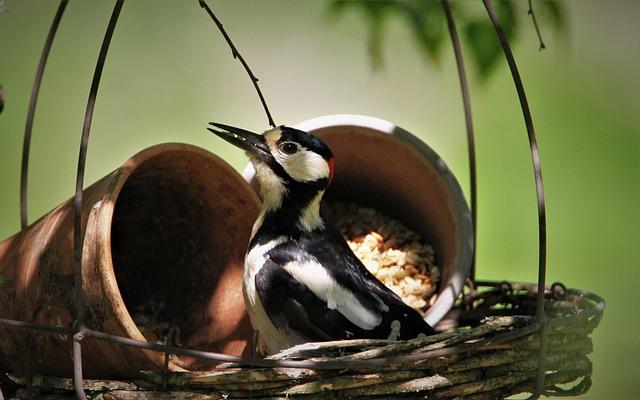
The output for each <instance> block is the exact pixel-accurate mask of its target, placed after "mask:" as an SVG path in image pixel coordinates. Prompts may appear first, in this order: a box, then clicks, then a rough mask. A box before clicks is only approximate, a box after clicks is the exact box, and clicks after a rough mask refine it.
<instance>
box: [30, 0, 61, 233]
mask: <svg viewBox="0 0 640 400" xmlns="http://www.w3.org/2000/svg"><path fill="white" fill-rule="evenodd" d="M67 1H68V0H61V1H60V4H59V5H58V11H56V15H55V16H54V17H53V22H52V23H51V28H50V29H49V34H48V35H47V40H46V41H45V43H44V48H43V49H42V54H41V55H40V62H39V63H38V69H37V70H36V78H35V80H34V82H33V88H32V89H31V99H30V100H29V110H28V112H27V125H26V127H25V130H24V143H23V146H22V169H21V171H20V226H21V227H22V229H24V228H26V227H27V177H28V175H29V151H30V149H31V136H32V132H33V119H34V117H35V114H36V104H37V102H38V94H39V93H40V84H41V83H42V76H43V74H44V67H45V66H46V64H47V60H48V58H49V52H50V51H51V46H52V44H53V39H54V38H55V36H56V32H57V31H58V26H59V25H60V20H61V19H62V14H64V10H65V8H66V7H67Z"/></svg>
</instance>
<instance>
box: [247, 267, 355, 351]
mask: <svg viewBox="0 0 640 400" xmlns="http://www.w3.org/2000/svg"><path fill="white" fill-rule="evenodd" d="M288 268H289V269H290V270H291V269H293V268H295V267H294V266H293V265H291V262H290V263H289V264H288ZM310 279H313V278H310ZM309 286H313V284H312V283H310V281H309V280H308V279H306V278H304V277H302V278H301V277H300V276H298V277H297V278H296V277H294V275H292V274H291V272H289V271H287V269H286V268H285V267H283V266H281V265H280V264H279V263H277V262H274V261H273V260H268V261H267V262H265V264H264V265H263V267H262V268H261V269H260V271H259V272H258V274H257V275H256V291H257V294H258V296H259V297H260V301H261V302H262V306H263V307H264V310H265V312H266V313H267V315H268V316H269V318H270V319H271V322H272V323H273V324H274V325H275V326H276V327H277V328H278V329H280V330H281V331H282V332H283V333H285V334H286V333H289V331H290V330H295V331H296V332H297V334H298V335H299V336H303V337H305V338H308V340H310V341H315V340H334V339H346V338H349V337H352V336H353V335H354V334H355V333H354V332H353V331H354V330H356V329H359V328H358V327H357V326H356V325H354V324H353V323H352V322H351V321H350V320H349V319H348V318H346V317H345V316H344V315H343V314H342V312H340V311H338V310H337V309H335V308H334V309H330V308H328V307H327V301H326V300H324V299H322V298H321V296H318V295H317V294H316V293H314V292H313V291H312V289H310V288H309Z"/></svg>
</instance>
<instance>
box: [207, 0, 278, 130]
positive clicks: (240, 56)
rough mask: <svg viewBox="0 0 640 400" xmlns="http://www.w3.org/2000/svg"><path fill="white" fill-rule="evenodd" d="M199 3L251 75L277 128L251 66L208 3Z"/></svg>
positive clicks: (270, 119)
mask: <svg viewBox="0 0 640 400" xmlns="http://www.w3.org/2000/svg"><path fill="white" fill-rule="evenodd" d="M198 2H199V3H200V7H202V8H204V9H205V10H207V13H208V14H209V16H210V17H211V19H213V22H215V24H216V26H217V27H218V29H219V30H220V33H222V36H224V39H225V40H226V41H227V43H228V44H229V47H230V48H231V53H232V55H233V58H236V59H238V61H240V63H242V66H243V67H244V69H245V71H247V74H248V75H249V78H250V79H251V82H252V83H253V87H254V88H255V89H256V92H258V97H259V98H260V102H261V103H262V107H263V108H264V112H265V113H266V114H267V119H268V120H269V125H270V126H271V127H273V128H275V126H276V123H275V122H274V121H273V117H271V113H270V112H269V107H267V102H266V100H265V99H264V96H263V95H262V91H261V90H260V86H258V81H259V79H258V78H257V77H256V76H255V75H254V74H253V72H252V71H251V68H249V64H247V62H246V61H245V60H244V58H243V57H242V55H241V54H240V52H239V51H238V49H237V48H236V46H235V45H234V44H233V41H231V38H230V37H229V35H228V34H227V32H226V31H225V30H224V27H223V25H222V22H220V20H219V19H218V18H217V17H216V15H215V14H214V13H213V11H211V8H209V6H208V5H207V3H205V1H204V0H198Z"/></svg>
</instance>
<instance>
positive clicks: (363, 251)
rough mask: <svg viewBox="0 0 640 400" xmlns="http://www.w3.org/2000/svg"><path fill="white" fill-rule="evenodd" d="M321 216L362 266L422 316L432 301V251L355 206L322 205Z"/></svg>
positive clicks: (436, 273)
mask: <svg viewBox="0 0 640 400" xmlns="http://www.w3.org/2000/svg"><path fill="white" fill-rule="evenodd" d="M322 213H323V215H324V217H325V218H327V220H329V221H331V222H332V223H333V224H334V225H335V226H336V227H337V228H338V229H339V230H340V233H342V236H343V237H344V238H345V239H346V241H347V243H348V244H349V246H350V247H351V249H352V250H353V252H354V253H355V254H356V256H358V258H359V259H360V260H361V261H362V263H363V264H364V265H365V267H367V269H368V270H369V271H371V273H372V274H374V275H375V276H376V277H377V278H378V279H379V280H380V281H382V282H383V283H384V284H385V285H386V286H387V287H388V288H389V289H391V290H392V291H394V292H395V293H396V294H397V295H398V296H400V298H401V299H402V300H404V302H405V303H407V304H408V305H410V306H411V307H413V308H415V309H416V310H418V311H419V312H423V311H424V310H425V308H427V306H430V305H432V304H433V302H434V301H435V299H436V296H437V295H436V288H437V285H438V282H439V281H440V269H439V268H438V266H437V265H436V264H435V255H434V252H433V248H432V247H431V246H429V245H428V244H426V243H425V241H424V239H423V238H422V237H421V236H420V235H419V234H417V233H416V232H414V231H412V230H410V229H409V228H407V227H406V226H404V225H403V224H402V223H400V222H398V221H396V220H394V219H391V218H389V217H387V216H386V215H384V214H382V213H380V212H378V211H376V210H374V209H372V208H368V207H360V206H358V205H357V204H355V203H343V202H325V203H323V205H322Z"/></svg>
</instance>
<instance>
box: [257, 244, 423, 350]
mask: <svg viewBox="0 0 640 400" xmlns="http://www.w3.org/2000/svg"><path fill="white" fill-rule="evenodd" d="M337 235H338V238H333V237H332V236H333V234H331V235H329V236H327V235H326V233H323V234H322V235H320V234H319V235H315V236H314V235H308V236H307V237H305V238H302V239H301V240H300V241H297V242H286V243H283V244H281V245H280V246H278V247H277V248H274V249H272V251H271V252H269V257H268V260H267V262H266V263H265V265H264V266H263V267H262V269H261V270H260V272H259V273H258V275H257V276H256V289H257V290H258V295H259V296H260V299H261V301H262V304H263V306H264V308H265V311H266V312H267V314H268V315H269V317H270V318H271V320H272V322H273V323H274V325H276V326H278V327H279V328H281V329H285V330H286V329H294V330H296V331H297V332H299V333H300V334H302V335H305V336H307V337H309V338H310V339H312V340H328V339H327V338H330V339H347V338H380V339H389V338H390V339H409V338H415V337H416V336H418V335H419V334H420V333H423V334H430V333H433V330H432V329H431V327H430V326H429V325H428V324H427V323H426V322H424V321H423V320H422V317H421V316H420V314H419V313H418V312H416V311H415V310H413V309H412V308H410V307H409V306H407V305H406V304H405V303H404V302H403V301H402V300H401V299H400V298H399V297H398V296H396V295H395V294H394V293H393V292H392V291H390V290H389V289H387V288H386V287H385V286H384V284H382V283H381V282H380V281H378V280H377V279H376V278H375V277H374V276H373V275H372V274H371V273H369V272H368V271H367V270H366V268H365V267H364V266H363V265H362V263H361V262H360V260H358V258H357V257H356V256H355V255H354V254H353V252H352V251H351V249H349V247H348V245H347V244H346V243H345V242H344V239H342V237H341V236H339V233H338V234H337ZM343 246H344V247H343ZM327 266H331V267H329V268H327Z"/></svg>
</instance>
